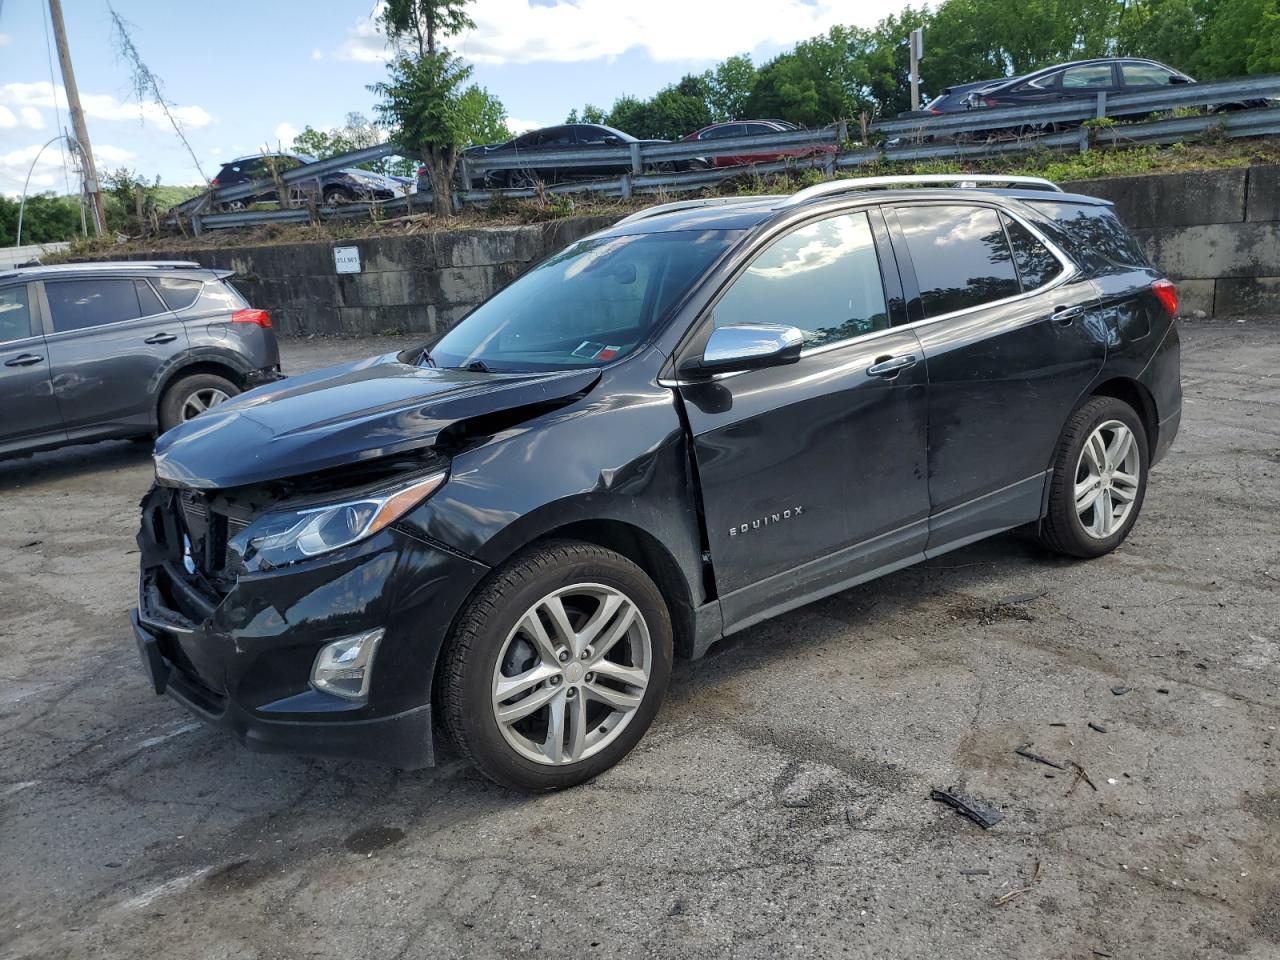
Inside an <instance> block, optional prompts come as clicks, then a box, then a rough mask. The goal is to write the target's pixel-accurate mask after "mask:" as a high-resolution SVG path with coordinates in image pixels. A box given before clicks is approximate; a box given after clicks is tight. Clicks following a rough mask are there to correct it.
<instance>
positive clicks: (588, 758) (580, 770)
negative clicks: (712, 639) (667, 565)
mask: <svg viewBox="0 0 1280 960" xmlns="http://www.w3.org/2000/svg"><path fill="white" fill-rule="evenodd" d="M618 597H620V598H621V600H619V601H618V605H616V606H613V607H612V609H610V608H609V607H607V606H606V604H612V603H613V600H612V599H611V598H618ZM556 600H558V601H559V604H560V606H559V609H560V610H561V611H563V612H564V613H566V614H567V617H566V619H567V620H568V621H569V624H568V625H569V626H570V627H571V628H572V629H574V630H576V631H578V635H579V636H580V635H581V634H585V633H587V629H584V628H591V627H592V626H593V625H595V630H596V633H595V634H594V635H593V636H594V640H595V642H596V643H598V644H600V646H601V647H602V649H600V650H598V651H597V650H596V648H595V646H593V645H588V646H586V647H585V649H580V650H579V651H578V654H577V655H574V654H573V653H572V651H571V650H570V647H571V646H573V645H575V644H576V642H577V640H576V638H575V637H572V636H570V637H568V638H567V639H566V632H565V631H564V630H560V631H557V629H556V627H555V625H554V624H555V620H554V619H553V618H552V616H551V615H550V614H549V613H548V610H549V609H550V607H549V606H548V603H552V602H553V601H556ZM626 604H629V605H630V606H629V607H628V606H627V605H626ZM629 611H630V612H629ZM602 613H603V615H602ZM632 614H634V616H632ZM597 617H599V622H598V623H597V620H596V618H597ZM535 623H536V624H539V625H540V626H541V633H542V635H543V642H540V640H539V638H538V637H537V636H536V629H531V628H530V624H535ZM614 634H617V636H616V637H615V638H614V639H613V641H612V642H610V638H611V637H613V635H614ZM561 640H565V642H564V643H562V642H560V641H561ZM586 642H587V643H588V644H590V642H591V638H590V637H588V638H587V641H586ZM540 651H541V652H540ZM671 658H672V633H671V617H670V614H669V612H668V610H667V606H666V603H665V602H664V601H663V599H662V594H661V593H659V591H658V588H657V587H656V586H655V585H654V583H653V581H652V580H651V579H649V577H648V576H647V575H646V574H645V573H644V571H643V570H641V569H640V568H639V567H637V566H636V565H635V564H634V563H632V562H631V561H630V560H627V559H626V558H625V557H623V556H621V555H619V554H617V553H614V552H613V551H612V550H607V549H605V548H604V547H599V546H596V545H594V544H587V543H579V542H574V541H553V542H550V543H547V544H545V545H541V546H537V547H533V548H530V549H529V550H527V551H525V552H523V553H521V554H519V555H517V556H516V557H514V558H512V560H510V561H509V562H508V563H507V564H506V565H505V566H503V567H501V568H499V569H498V570H497V571H496V572H495V573H493V574H492V575H491V576H490V578H489V579H488V580H487V581H486V582H485V583H484V584H483V585H482V586H481V588H480V589H479V590H478V591H477V593H476V594H475V596H474V597H472V598H471V600H470V601H469V602H468V603H467V606H466V607H465V609H464V610H463V612H462V614H461V615H460V617H459V618H458V622H457V624H456V626H455V628H454V631H453V634H452V635H451V636H450V638H449V640H448V641H447V643H446V644H445V649H444V651H443V653H442V654H441V659H440V666H439V669H438V670H437V690H436V696H435V700H436V702H437V703H438V704H440V706H441V711H440V713H441V719H442V720H443V722H444V728H445V730H446V732H447V733H448V735H449V737H450V739H451V740H453V742H454V743H455V744H456V745H457V747H458V749H459V750H460V751H461V752H462V753H463V754H464V755H465V756H466V757H467V758H468V759H470V760H471V761H472V762H474V763H475V765H476V766H477V767H478V768H479V769H480V772H481V773H483V774H484V775H485V776H487V777H489V778H490V779H491V780H494V781H495V782H497V783H499V784H501V785H503V786H505V787H510V788H512V789H514V790H521V791H525V792H528V793H545V792H548V791H551V790H561V789H564V788H566V787H572V786H575V785H577V784H579V783H582V782H583V781H585V780H589V779H591V778H592V777H594V776H597V775H599V774H600V773H603V772H604V771H605V770H607V769H609V768H610V767H612V766H613V765H614V764H616V763H617V762H618V761H619V760H621V759H622V758H623V757H624V756H626V755H627V753H629V752H630V751H631V749H632V748H633V747H634V746H635V745H636V743H637V742H639V740H640V738H641V737H642V736H643V735H644V732H645V731H646V730H647V729H648V728H649V725H650V724H651V723H652V722H653V718H654V715H655V714H656V713H657V711H658V707H659V706H660V705H661V703H662V698H663V696H664V694H665V693H666V688H667V682H668V681H669V679H670V677H671ZM606 663H607V664H608V669H607V671H606V669H605V667H604V666H603V665H604V664H606ZM646 668H647V678H644V677H643V676H642V675H643V674H644V673H645V669H646ZM597 671H598V672H597ZM623 675H625V676H626V677H627V678H629V679H632V680H641V679H643V680H644V683H643V685H641V684H639V683H628V682H626V681H624V680H623V679H621V677H622V676H623ZM593 677H594V680H593V679H592V678H593ZM516 678H523V684H524V685H523V686H521V685H520V680H518V679H516ZM504 681H506V682H508V685H509V687H511V688H512V690H511V693H510V695H509V696H506V697H503V698H501V699H499V697H500V693H499V691H498V689H497V687H498V684H499V683H500V682H504ZM526 691H527V692H526ZM602 697H607V698H608V700H605V699H601V698H602ZM623 701H625V702H624V703H623V704H622V706H621V707H620V706H617V705H615V703H616V702H623ZM531 704H537V705H536V706H533V707H530V705H531ZM500 709H501V710H504V711H506V712H507V713H508V714H510V715H511V716H512V717H513V718H514V719H512V720H508V721H507V722H505V723H504V722H503V721H501V720H500V719H499V717H498V711H499V710H500ZM522 710H523V711H524V714H523V715H521V716H519V717H518V718H515V716H516V715H517V714H520V713H521V711H522ZM557 713H558V716H559V717H560V725H559V728H558V729H560V731H561V735H560V736H559V737H556V736H555V735H554V734H553V732H552V731H553V729H555V728H553V726H552V724H553V722H554V718H555V716H556V715H557ZM575 735H576V736H575ZM557 744H558V746H557ZM575 753H576V754H577V759H575V758H574V754H575Z"/></svg>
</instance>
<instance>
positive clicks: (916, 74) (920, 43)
mask: <svg viewBox="0 0 1280 960" xmlns="http://www.w3.org/2000/svg"><path fill="white" fill-rule="evenodd" d="M51 2H52V0H51ZM910 43H911V109H912V110H919V109H920V61H921V60H923V59H924V28H923V27H917V28H916V29H914V30H912V31H911V40H910Z"/></svg>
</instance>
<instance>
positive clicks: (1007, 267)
mask: <svg viewBox="0 0 1280 960" xmlns="http://www.w3.org/2000/svg"><path fill="white" fill-rule="evenodd" d="M897 215H898V223H899V224H901V226H902V232H903V233H904V234H905V235H906V240H907V251H908V252H909V253H910V254H911V264H912V266H913V267H914V269H915V274H916V285H917V286H918V287H919V289H920V300H921V304H922V305H923V307H924V315H925V316H926V317H940V316H942V315H943V314H947V313H954V312H956V311H957V310H967V309H968V308H970V307H977V306H981V305H982V304H984V303H991V302H992V301H993V300H1003V299H1004V298H1005V297H1013V296H1017V295H1018V294H1019V293H1020V292H1021V289H1022V288H1021V287H1020V286H1019V284H1018V274H1017V271H1016V270H1015V269H1014V266H1013V255H1012V253H1011V252H1010V250H1009V244H1008V243H1007V242H1006V241H1005V236H1004V227H1002V226H1001V225H1000V217H999V215H998V214H997V213H996V211H995V210H992V209H991V208H990V207H969V206H962V205H959V204H956V205H951V204H936V205H935V204H929V205H927V206H923V205H922V206H918V207H899V208H898V209H897Z"/></svg>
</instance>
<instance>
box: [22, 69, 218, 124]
mask: <svg viewBox="0 0 1280 960" xmlns="http://www.w3.org/2000/svg"><path fill="white" fill-rule="evenodd" d="M2 104H9V105H11V106H15V107H41V108H44V109H52V108H53V107H54V106H55V105H56V106H57V107H58V108H59V109H61V110H66V109H67V93H66V90H64V89H63V88H62V87H61V86H58V87H54V85H53V84H51V83H49V82H48V81H47V80H44V81H39V82H37V83H5V84H0V105H2ZM80 105H81V106H82V107H83V108H84V112H85V116H87V117H89V118H90V119H93V120H141V121H143V122H145V123H149V124H151V125H153V126H156V127H167V126H168V125H169V120H168V118H167V117H166V116H165V115H164V111H163V110H161V109H160V107H159V105H157V104H154V103H142V104H138V103H124V102H122V101H120V100H117V99H116V98H115V97H113V96H111V95H110V94H105V93H89V94H81V95H80ZM170 112H171V113H172V114H173V116H174V118H175V119H176V120H177V121H178V122H179V123H180V124H182V126H184V127H188V128H193V129H194V128H199V127H204V126H207V125H208V124H210V123H212V122H213V117H212V116H210V114H209V113H208V111H206V110H205V109H204V108H203V107H199V106H195V105H190V106H180V105H178V106H173V107H171V108H170Z"/></svg>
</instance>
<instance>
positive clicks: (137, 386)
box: [44, 276, 187, 439]
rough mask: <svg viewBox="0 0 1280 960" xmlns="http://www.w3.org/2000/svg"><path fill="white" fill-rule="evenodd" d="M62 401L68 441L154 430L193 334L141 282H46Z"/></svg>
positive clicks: (56, 390) (54, 373)
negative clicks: (162, 393) (168, 380)
mask: <svg viewBox="0 0 1280 960" xmlns="http://www.w3.org/2000/svg"><path fill="white" fill-rule="evenodd" d="M44 300H45V303H46V304H47V305H48V309H49V319H50V324H51V332H50V333H49V335H48V338H47V342H48V348H49V359H50V361H51V370H52V376H53V388H54V395H55V396H56V397H57V399H58V406H59V408H60V409H61V411H62V419H63V422H64V424H65V425H66V429H67V434H68V436H69V437H70V438H72V439H75V438H77V437H81V436H92V435H97V434H102V435H120V434H128V433H133V432H146V431H148V430H151V429H152V428H153V427H154V424H155V418H156V400H157V390H158V386H159V382H160V380H161V378H162V376H163V374H164V372H165V371H166V370H167V369H168V367H169V365H170V364H171V363H172V362H173V361H174V360H176V359H177V358H178V357H179V356H180V355H182V354H184V353H185V352H186V351H187V331H186V329H185V327H184V326H183V324H182V322H181V321H180V320H179V319H178V318H177V317H176V316H174V315H173V313H172V312H170V311H169V309H168V308H167V307H165V305H164V303H163V302H162V301H161V299H160V297H159V296H158V295H157V294H156V292H155V290H154V289H153V288H152V286H151V284H150V283H148V282H147V281H146V280H145V279H140V278H134V277H119V276H111V277H79V278H75V279H67V280H46V281H45V282H44Z"/></svg>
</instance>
